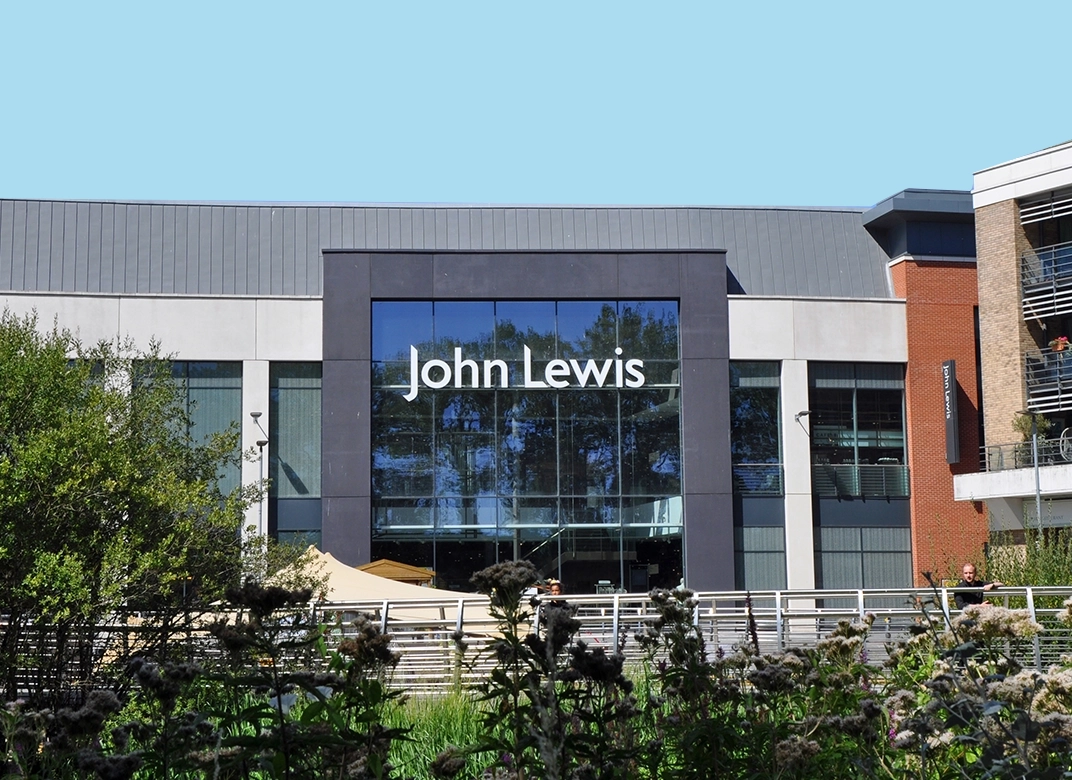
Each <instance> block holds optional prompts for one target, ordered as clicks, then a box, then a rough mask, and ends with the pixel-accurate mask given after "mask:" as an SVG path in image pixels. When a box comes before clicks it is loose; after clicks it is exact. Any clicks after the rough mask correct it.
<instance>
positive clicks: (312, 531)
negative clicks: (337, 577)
mask: <svg viewBox="0 0 1072 780" xmlns="http://www.w3.org/2000/svg"><path fill="white" fill-rule="evenodd" d="M322 376H323V367H322V365H321V364H320V363H272V364H271V366H270V367H269V370H268V387H269V429H268V433H269V439H270V440H271V459H270V460H269V463H268V477H269V478H270V479H271V483H270V485H269V488H268V526H269V531H270V532H271V533H272V534H274V535H275V537H276V538H277V539H279V540H280V541H290V542H295V543H299V544H319V543H320V529H321V512H320V399H321V385H322Z"/></svg>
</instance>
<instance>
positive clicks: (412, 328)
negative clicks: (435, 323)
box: [372, 301, 432, 360]
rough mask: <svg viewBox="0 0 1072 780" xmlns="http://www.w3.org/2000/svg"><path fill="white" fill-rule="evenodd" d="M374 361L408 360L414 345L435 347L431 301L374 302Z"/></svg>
mask: <svg viewBox="0 0 1072 780" xmlns="http://www.w3.org/2000/svg"><path fill="white" fill-rule="evenodd" d="M372 321H373V323H374V326H373V328H372V359H373V360H409V348H410V345H411V344H412V345H413V346H416V347H417V348H418V349H420V348H421V347H422V346H423V347H425V348H427V347H429V346H431V344H432V303H431V301H373V302H372Z"/></svg>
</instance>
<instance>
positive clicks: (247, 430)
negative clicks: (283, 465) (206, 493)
mask: <svg viewBox="0 0 1072 780" xmlns="http://www.w3.org/2000/svg"><path fill="white" fill-rule="evenodd" d="M255 412H259V413H260V415H259V416H258V417H256V418H255V417H253V414H252V413H255ZM268 414H269V412H268V361H267V360H243V361H242V422H241V425H242V451H243V453H249V452H252V453H253V457H252V459H247V460H244V461H243V462H242V484H243V485H251V484H254V483H256V482H257V481H258V480H260V479H262V478H263V479H267V478H268V455H269V451H270V450H271V447H272V444H271V442H268V444H266V445H264V447H258V446H257V442H258V441H265V440H267V439H268ZM245 525H246V529H249V528H250V527H253V528H255V529H256V532H257V533H260V534H266V533H268V495H267V492H265V495H264V496H262V498H261V500H260V501H259V502H255V503H253V504H252V505H251V506H250V507H249V509H247V510H246V523H245Z"/></svg>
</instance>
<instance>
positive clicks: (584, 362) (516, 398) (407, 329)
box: [372, 301, 682, 592]
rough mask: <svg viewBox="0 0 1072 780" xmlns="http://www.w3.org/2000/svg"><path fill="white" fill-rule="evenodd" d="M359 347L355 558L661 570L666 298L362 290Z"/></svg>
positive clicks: (666, 534) (465, 570) (671, 526)
mask: <svg viewBox="0 0 1072 780" xmlns="http://www.w3.org/2000/svg"><path fill="white" fill-rule="evenodd" d="M372 353H373V354H372V357H373V367H372V512H373V520H372V525H373V539H372V557H373V559H376V558H381V557H382V558H393V559H397V560H401V561H404V562H406V563H411V564H415V565H420V566H429V567H431V568H433V569H435V571H436V572H437V577H438V580H439V584H440V585H441V586H444V587H450V588H458V589H468V587H469V585H468V580H469V577H470V576H471V574H472V573H473V572H474V571H476V570H478V569H480V568H482V567H484V566H487V565H489V564H492V563H496V562H498V561H503V560H511V559H528V560H531V561H532V562H533V563H534V564H535V565H536V566H537V568H539V569H540V571H541V573H542V574H543V575H544V576H555V577H558V578H560V579H563V580H564V581H565V582H566V583H567V586H568V588H569V589H570V590H573V591H574V592H593V591H594V590H595V588H596V587H597V585H599V584H601V581H602V583H603V584H609V585H610V586H611V587H614V588H624V589H627V590H646V589H647V588H649V587H653V586H656V585H676V584H677V583H678V581H679V580H680V577H681V570H682V566H681V562H682V548H681V529H682V516H681V507H682V497H681V494H682V491H681V478H682V475H681V430H680V428H681V424H680V408H679V407H680V403H679V381H678V377H679V366H680V354H679V334H678V305H677V303H676V302H675V301H377V302H373V307H372Z"/></svg>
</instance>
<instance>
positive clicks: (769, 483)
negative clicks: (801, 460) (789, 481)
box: [733, 463, 785, 496]
mask: <svg viewBox="0 0 1072 780" xmlns="http://www.w3.org/2000/svg"><path fill="white" fill-rule="evenodd" d="M784 484H785V483H784V479H783V471H782V464H781V463H734V464H733V492H734V493H744V494H748V495H753V496H781V495H785V487H784Z"/></svg>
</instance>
